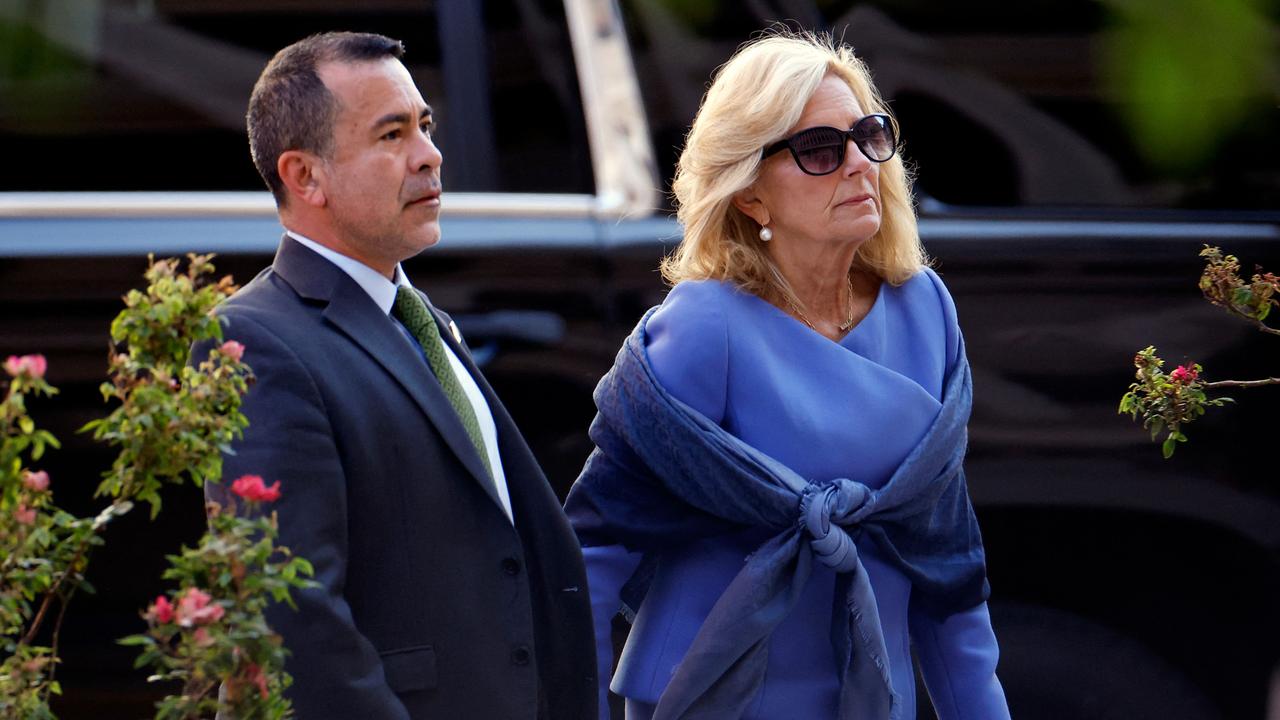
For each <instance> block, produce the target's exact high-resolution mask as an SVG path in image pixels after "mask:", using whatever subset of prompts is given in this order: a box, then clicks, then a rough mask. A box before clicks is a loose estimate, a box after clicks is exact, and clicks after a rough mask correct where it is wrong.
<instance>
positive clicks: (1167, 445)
mask: <svg viewBox="0 0 1280 720" xmlns="http://www.w3.org/2000/svg"><path fill="white" fill-rule="evenodd" d="M1177 445H1178V442H1177V441H1176V440H1174V438H1173V436H1172V435H1170V436H1169V437H1167V438H1165V441H1164V445H1163V446H1161V448H1160V449H1161V452H1163V453H1164V459H1165V460H1168V459H1169V458H1171V457H1173V451H1174V449H1175V448H1176V447H1177Z"/></svg>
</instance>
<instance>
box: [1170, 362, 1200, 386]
mask: <svg viewBox="0 0 1280 720" xmlns="http://www.w3.org/2000/svg"><path fill="white" fill-rule="evenodd" d="M1199 376H1200V373H1198V372H1196V367H1195V365H1179V366H1178V367H1176V368H1174V370H1173V372H1171V373H1169V379H1170V380H1172V381H1174V382H1176V383H1180V384H1183V385H1185V384H1187V383H1191V382H1194V381H1195V379H1196V378H1197V377H1199Z"/></svg>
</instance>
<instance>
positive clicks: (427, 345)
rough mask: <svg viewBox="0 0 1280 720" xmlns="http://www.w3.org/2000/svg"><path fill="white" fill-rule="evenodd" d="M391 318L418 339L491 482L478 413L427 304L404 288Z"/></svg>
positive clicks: (491, 473)
mask: <svg viewBox="0 0 1280 720" xmlns="http://www.w3.org/2000/svg"><path fill="white" fill-rule="evenodd" d="M391 314H392V315H394V316H395V318H396V319H397V320H399V321H400V322H402V323H404V326H405V327H406V328H408V330H409V332H410V333H412V334H413V336H414V337H415V338H417V340H418V344H419V345H421V346H422V352H423V354H424V355H426V356H427V362H428V363H429V364H430V365H431V371H432V372H434V373H435V374H436V379H437V380H439V381H440V389H442V390H444V396H445V397H447V398H449V404H450V405H452V406H453V411H454V412H456V413H457V414H458V419H460V420H462V427H464V428H466V430H467V437H469V438H471V444H473V445H475V446H476V452H478V453H480V459H481V460H482V461H484V469H485V470H488V471H489V477H490V478H492V477H493V468H492V467H490V466H489V452H488V450H486V449H485V444H484V436H483V435H481V434H480V421H479V420H477V419H476V410H475V408H474V407H472V406H471V401H470V400H468V399H467V395H466V393H465V392H463V390H462V383H460V382H458V377H457V375H455V374H454V372H453V368H452V367H450V366H449V358H448V357H446V356H445V353H444V341H443V340H441V339H440V328H439V327H437V326H436V321H435V318H434V317H432V316H431V312H430V311H428V310H427V304H426V303H424V302H422V298H420V297H418V293H417V292H416V291H415V290H414V289H413V288H411V287H406V286H404V285H401V286H400V289H398V290H396V304H395V307H394V308H392V310H391Z"/></svg>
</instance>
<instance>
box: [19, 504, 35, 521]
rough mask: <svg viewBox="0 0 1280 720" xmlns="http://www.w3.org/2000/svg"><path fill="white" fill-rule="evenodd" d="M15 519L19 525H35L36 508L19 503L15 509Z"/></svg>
mask: <svg viewBox="0 0 1280 720" xmlns="http://www.w3.org/2000/svg"><path fill="white" fill-rule="evenodd" d="M13 519H14V520H17V521H18V524H19V525H35V524H36V509H35V508H29V507H27V506H26V505H22V504H19V505H18V507H17V508H16V509H15V510H14V511H13Z"/></svg>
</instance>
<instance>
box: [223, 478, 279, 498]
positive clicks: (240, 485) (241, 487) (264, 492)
mask: <svg viewBox="0 0 1280 720" xmlns="http://www.w3.org/2000/svg"><path fill="white" fill-rule="evenodd" d="M231 492H233V493H235V494H237V495H239V496H240V497H242V498H244V499H245V500H248V501H249V502H275V501H276V500H279V499H280V481H279V480H277V481H275V482H274V483H271V486H270V487H267V485H266V484H265V483H264V482H263V481H262V477H261V476H259V475H242V476H240V478H238V479H237V480H236V481H235V482H233V483H231Z"/></svg>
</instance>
